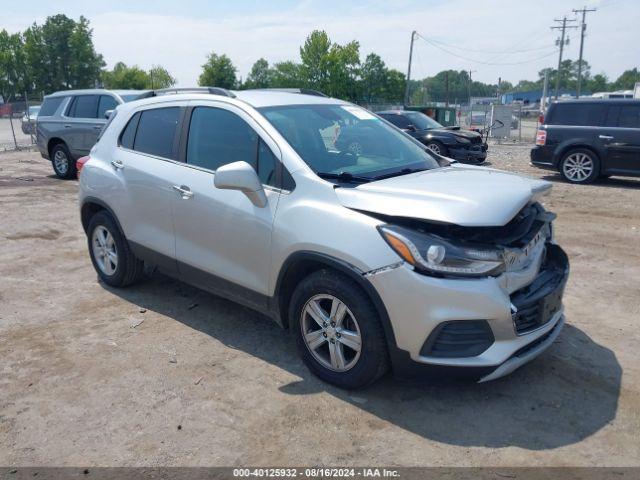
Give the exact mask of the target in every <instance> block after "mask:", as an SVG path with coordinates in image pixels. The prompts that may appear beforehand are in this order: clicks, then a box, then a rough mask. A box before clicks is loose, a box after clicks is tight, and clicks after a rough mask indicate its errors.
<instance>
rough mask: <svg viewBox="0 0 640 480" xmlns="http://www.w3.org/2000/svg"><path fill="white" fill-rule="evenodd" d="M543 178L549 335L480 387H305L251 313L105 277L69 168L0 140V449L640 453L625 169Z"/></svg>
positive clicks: (517, 152) (43, 457)
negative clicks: (519, 363)
mask: <svg viewBox="0 0 640 480" xmlns="http://www.w3.org/2000/svg"><path fill="white" fill-rule="evenodd" d="M528 152H529V147H528V146H492V147H491V148H490V156H489V160H490V162H491V163H492V164H493V165H494V166H495V167H497V168H503V169H507V170H511V171H517V172H522V173H525V174H529V175H532V176H534V177H543V178H548V179H549V180H551V181H553V182H554V189H553V192H552V194H551V195H550V196H549V197H547V199H546V202H545V203H546V206H547V207H548V208H549V209H551V210H553V211H555V212H556V213H557V214H558V216H559V217H558V220H557V222H556V235H557V239H558V241H559V242H560V243H561V244H562V245H563V246H564V247H565V249H566V250H567V252H568V253H569V256H570V258H571V262H572V274H571V277H570V279H569V283H568V286H567V290H566V296H565V304H566V315H567V326H566V328H565V329H564V330H563V332H562V334H561V335H560V337H559V339H558V341H557V343H556V344H554V345H553V346H552V347H551V348H550V349H549V350H548V351H547V352H546V353H545V354H544V355H543V356H541V357H539V358H538V359H536V360H535V361H534V362H532V363H531V364H529V365H527V366H525V367H523V368H522V369H520V370H518V371H516V372H514V374H512V375H511V376H509V377H507V378H504V379H500V380H498V381H495V382H491V383H488V384H481V385H477V384H469V383H448V382H439V383H431V384H407V383H400V382H397V381H395V380H393V379H392V378H385V379H383V380H382V381H380V382H379V383H377V384H376V385H374V386H373V387H371V388H369V389H367V390H365V391H359V392H344V391H341V390H338V389H336V388H333V387H330V386H328V385H325V384H323V383H322V382H320V381H319V380H317V379H316V378H315V377H313V376H312V375H311V374H310V373H309V372H308V371H307V370H306V369H305V367H304V366H303V365H302V364H301V362H300V361H299V360H298V357H297V354H296V352H295V347H294V344H293V342H292V341H291V339H290V337H289V335H288V334H287V333H285V332H283V331H282V330H280V329H279V328H278V327H277V326H276V325H275V324H273V323H271V322H270V321H269V320H266V319H265V318H264V317H262V316H261V315H259V314H257V313H255V312H253V311H250V310H247V309H244V308H242V307H239V306H237V305H235V304H233V303H230V302H228V301H225V300H222V299H220V298H217V297H214V296H212V295H209V294H207V293H204V292H202V291H199V290H197V289H194V288H191V287H189V286H187V285H184V284H180V283H177V282H175V281H172V280H170V279H167V278H164V277H162V276H159V275H155V276H154V277H153V278H152V279H151V280H149V281H147V282H146V283H143V284H140V285H137V286H134V287H131V288H128V289H125V290H121V291H117V290H112V289H110V288H107V287H105V286H104V285H101V284H100V283H98V282H97V280H96V274H95V272H94V270H93V268H92V266H91V263H90V260H89V257H88V255H87V251H86V240H85V237H84V233H83V231H82V227H81V226H80V222H79V218H78V211H77V204H76V202H77V190H76V189H77V184H76V182H75V181H60V180H57V179H55V178H54V177H53V176H52V174H53V172H52V169H51V166H50V164H49V163H48V162H46V161H44V160H42V159H41V158H40V157H39V155H38V154H37V153H35V152H14V153H1V154H0V358H2V362H1V363H0V465H15V466H24V465H40V466H42V465H56V466H80V465H96V466H115V465H128V466H140V465H146V466H194V465H199V466H215V465H226V466H229V465H246V464H254V465H255V464H261V465H280V466H284V465H291V466H304V465H314V464H325V465H360V466H362V465H369V464H375V465H396V466H413V465H434V466H455V465H462V466H467V465H469V466H524V465H527V466H533V465H554V466H623V465H625V466H631V465H633V466H640V442H639V441H638V439H639V438H640V414H639V412H640V387H639V386H640V362H639V361H638V360H639V358H638V357H639V354H638V352H639V350H638V345H639V344H640V334H639V329H638V319H639V318H640V315H639V314H640V208H639V206H640V181H638V180H630V179H611V180H609V181H607V182H604V183H599V184H596V185H593V186H582V187H581V186H573V185H568V184H565V183H562V182H561V181H559V178H558V177H557V176H555V175H553V174H548V172H543V171H540V170H536V169H533V168H531V167H529V165H528Z"/></svg>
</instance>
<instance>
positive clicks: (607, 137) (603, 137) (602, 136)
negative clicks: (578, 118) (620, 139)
mask: <svg viewBox="0 0 640 480" xmlns="http://www.w3.org/2000/svg"><path fill="white" fill-rule="evenodd" d="M598 138H601V139H602V140H613V137H612V136H611V135H598Z"/></svg>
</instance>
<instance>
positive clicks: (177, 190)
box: [80, 88, 569, 388]
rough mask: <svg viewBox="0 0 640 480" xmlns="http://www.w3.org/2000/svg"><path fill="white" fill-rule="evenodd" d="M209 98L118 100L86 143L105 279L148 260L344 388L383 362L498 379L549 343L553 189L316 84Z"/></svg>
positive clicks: (90, 211)
mask: <svg viewBox="0 0 640 480" xmlns="http://www.w3.org/2000/svg"><path fill="white" fill-rule="evenodd" d="M201 90H202V91H199V90H198V89H190V90H188V92H190V93H187V92H182V91H180V90H171V92H172V93H173V94H169V92H167V91H163V92H162V91H161V92H156V95H155V96H152V97H150V98H146V99H143V100H138V101H133V102H130V103H126V104H123V105H120V106H118V108H117V109H116V111H115V114H114V115H112V117H111V119H110V120H109V124H108V126H107V127H106V129H105V130H104V132H103V134H102V138H101V139H100V140H99V141H98V143H97V144H96V145H95V146H94V147H93V149H92V150H91V153H90V159H89V160H88V161H87V162H86V163H85V164H84V167H83V168H82V172H81V175H80V208H81V217H82V224H83V226H84V229H85V231H86V232H87V236H88V244H89V253H90V255H91V260H92V262H93V265H94V266H95V269H96V271H97V272H98V275H99V277H100V278H101V280H102V281H103V282H105V283H107V284H109V285H112V286H116V287H124V286H126V285H129V284H131V283H133V282H135V281H136V280H138V279H139V278H140V277H141V275H142V271H143V265H144V263H147V264H148V265H150V266H153V267H156V268H157V269H158V270H160V271H162V272H164V273H165V274H168V275H171V276H174V277H176V278H178V279H180V280H183V281H185V282H188V283H191V284H193V285H196V286H198V287H200V288H203V289H205V290H208V291H211V292H213V293H215V294H218V295H221V296H224V297H227V298H229V299H232V300H234V301H237V302H239V303H242V304H244V305H246V306H249V307H251V308H253V309H256V310H258V311H260V312H263V313H266V314H268V315H270V316H271V317H273V319H274V320H276V321H277V322H278V323H279V324H280V325H281V326H283V327H285V328H289V329H291V330H292V332H293V333H294V335H295V337H296V339H297V343H298V346H299V349H300V354H301V356H302V358H303V360H304V361H305V363H306V364H307V365H308V366H309V368H310V369H311V370H312V371H313V372H314V373H315V374H317V375H318V376H319V377H320V378H322V379H323V380H325V381H327V382H330V383H333V384H335V385H338V386H341V387H345V388H358V387H363V386H366V385H368V384H370V383H371V382H373V381H375V380H376V379H377V378H379V377H380V376H381V375H383V374H384V373H385V372H386V371H387V370H388V369H389V368H391V369H393V371H394V373H395V374H396V375H397V376H414V375H417V374H421V373H422V372H430V371H432V370H434V369H435V370H437V371H439V372H446V373H447V374H449V373H450V372H453V371H454V370H455V371H456V373H458V372H462V373H464V374H466V376H471V377H473V378H475V379H476V380H481V381H486V380H491V379H494V378H498V377H500V376H503V375H506V374H507V373H509V372H511V371H513V370H514V369H515V368H517V367H518V366H520V365H522V364H523V363H525V362H527V361H529V360H531V359H532V358H533V357H535V356H536V355H538V354H539V353H540V352H542V351H543V350H544V349H546V348H547V347H548V346H549V345H550V344H551V343H552V342H553V341H554V339H555V338H556V337H557V336H558V334H559V332H560V330H561V328H562V325H563V323H564V317H563V308H562V302H561V301H562V293H563V290H564V286H565V283H566V279H567V275H568V269H569V268H568V260H567V256H566V255H565V253H564V252H563V251H562V249H560V247H558V246H557V245H556V244H555V243H554V241H553V237H552V229H551V221H552V220H553V218H554V215H553V214H551V213H549V212H547V211H545V210H544V209H543V208H542V206H541V205H540V204H539V203H538V199H539V197H540V196H541V195H543V194H544V193H546V191H547V190H548V189H549V188H550V185H549V184H548V183H547V182H543V181H537V180H532V179H528V178H524V177H521V176H518V175H514V174H510V173H506V172H500V171H496V170H491V169H487V168H482V167H471V166H462V165H459V164H456V163H455V162H453V161H452V160H448V159H446V158H444V157H440V156H436V155H434V154H433V153H432V152H429V151H428V150H426V149H425V147H424V146H423V145H421V144H420V143H418V142H417V141H415V140H413V139H412V138H411V137H410V136H408V135H406V134H405V133H403V132H401V131H400V130H398V129H396V128H395V127H393V126H392V125H391V124H389V123H387V122H386V121H384V120H382V119H381V118H379V117H377V116H375V115H373V114H371V113H370V112H368V111H367V110H364V109H362V108H360V107H358V106H355V105H352V104H349V103H347V102H344V101H342V100H337V99H333V98H327V97H325V96H324V95H321V94H318V93H317V92H312V91H282V90H246V91H236V92H230V91H226V90H222V89H215V88H210V89H201ZM436 367H437V368H436Z"/></svg>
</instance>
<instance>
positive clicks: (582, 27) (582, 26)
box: [573, 7, 596, 98]
mask: <svg viewBox="0 0 640 480" xmlns="http://www.w3.org/2000/svg"><path fill="white" fill-rule="evenodd" d="M595 11H596V9H595V8H587V7H582V9H581V10H573V13H582V23H581V24H580V57H579V59H578V91H577V92H576V93H577V95H576V96H577V98H580V87H581V86H582V50H583V48H584V32H585V31H586V30H587V24H586V23H585V17H586V16H587V13H589V12H595Z"/></svg>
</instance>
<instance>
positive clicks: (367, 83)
mask: <svg viewBox="0 0 640 480" xmlns="http://www.w3.org/2000/svg"><path fill="white" fill-rule="evenodd" d="M387 73H388V72H387V66H386V65H385V63H384V61H383V60H382V58H380V56H379V55H376V54H375V53H370V54H369V55H367V58H365V60H364V63H363V64H362V68H361V69H360V77H361V79H362V98H363V100H364V101H366V102H368V103H371V102H374V101H379V100H381V99H384V97H385V94H386V93H387V92H386V81H387Z"/></svg>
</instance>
